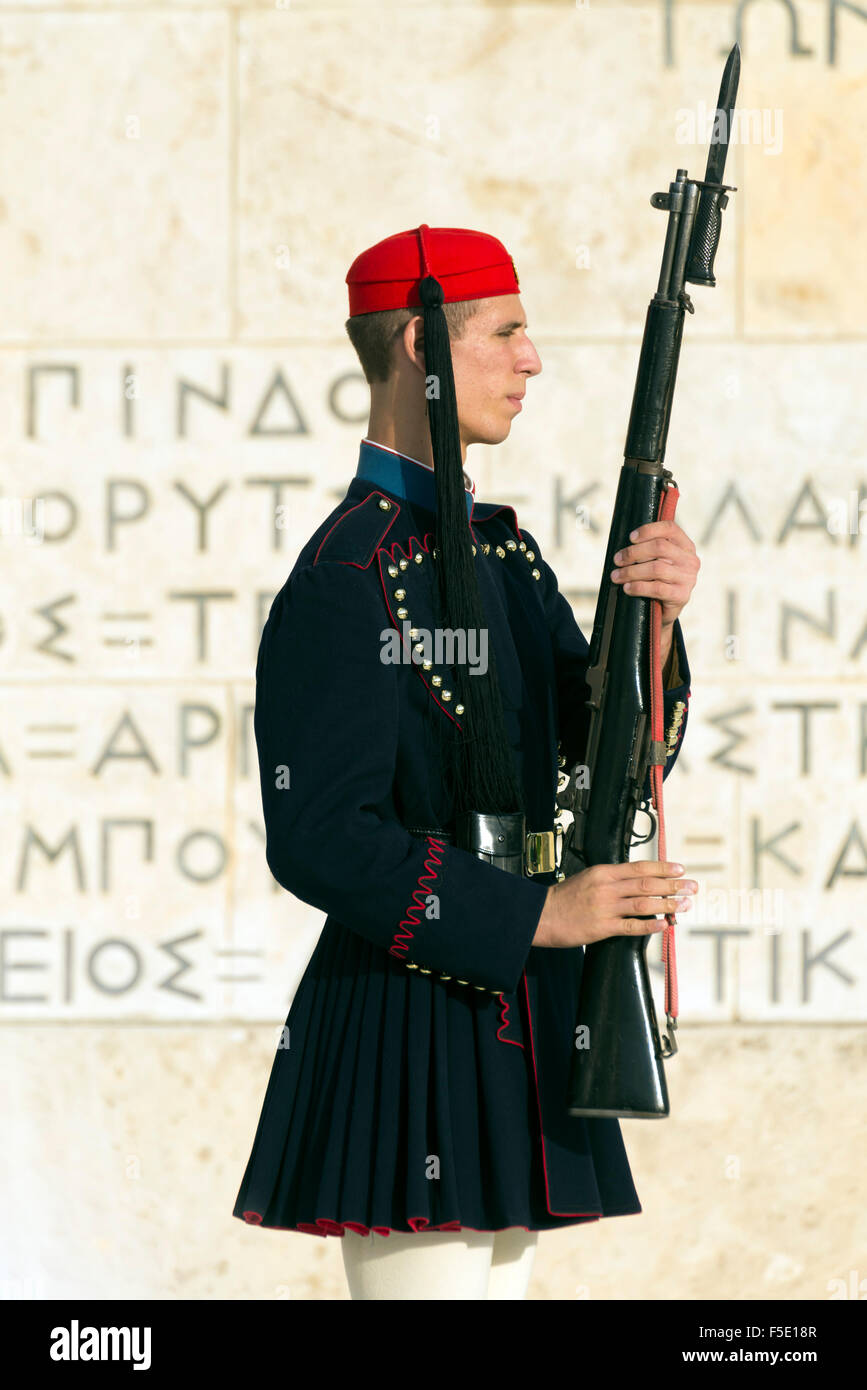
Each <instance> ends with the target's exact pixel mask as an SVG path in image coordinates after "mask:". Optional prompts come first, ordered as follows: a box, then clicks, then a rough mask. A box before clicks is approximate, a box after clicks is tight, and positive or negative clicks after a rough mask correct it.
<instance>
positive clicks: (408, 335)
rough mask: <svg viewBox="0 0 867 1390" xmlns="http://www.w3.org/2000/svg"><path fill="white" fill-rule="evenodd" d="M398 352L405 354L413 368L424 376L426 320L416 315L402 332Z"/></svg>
mask: <svg viewBox="0 0 867 1390" xmlns="http://www.w3.org/2000/svg"><path fill="white" fill-rule="evenodd" d="M398 351H399V352H403V353H405V354H406V356H407V357H408V359H409V361H410V362H412V364H413V366H414V367H416V368H417V370H418V371H420V372H421V373H422V375H424V371H425V365H424V318H423V317H422V315H421V314H420V313H419V314H414V315H413V317H412V318H411V319H408V320H407V322H406V323H405V324H404V326H403V328H402V329H401V331H400V340H399V343H398Z"/></svg>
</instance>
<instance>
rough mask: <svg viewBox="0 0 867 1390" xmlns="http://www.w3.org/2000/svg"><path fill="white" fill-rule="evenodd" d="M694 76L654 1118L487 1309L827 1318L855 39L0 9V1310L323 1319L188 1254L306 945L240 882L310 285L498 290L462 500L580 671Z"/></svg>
mask: <svg viewBox="0 0 867 1390" xmlns="http://www.w3.org/2000/svg"><path fill="white" fill-rule="evenodd" d="M736 37H737V38H739V40H740V43H741V48H742V58H743V67H742V78H741V88H740V96H739V105H740V109H741V113H742V117H741V121H740V124H739V125H738V126H736V129H735V143H734V144H733V148H732V151H731V154H730V160H729V166H728V168H727V178H728V181H729V182H730V183H733V184H736V185H737V192H735V193H734V194H732V195H730V199H731V200H730V204H729V208H728V209H727V211H726V213H725V223H724V232H723V239H722V244H721V248H720V252H719V255H718V257H717V262H716V273H717V278H718V282H719V283H718V286H717V288H716V289H714V290H707V289H701V288H695V289H694V290H693V291H692V298H693V302H694V304H695V308H696V312H695V315H694V316H690V317H689V318H688V320H687V323H686V330H685V341H684V347H683V352H682V357H681V367H680V375H679V383H678V393H677V399H676V404H675V409H674V413H673V419H672V425H671V431H670V435H669V446H668V456H667V463H668V466H669V467H670V468H671V470H672V472H673V473H674V476H675V479H676V481H677V484H678V487H679V489H680V494H681V496H680V501H679V505H678V512H677V519H678V521H679V522H680V524H681V525H682V526H683V527H684V529H685V530H686V531H687V533H688V534H689V535H690V536H691V537H692V539H693V540H694V542H695V544H696V546H697V549H698V552H699V555H700V556H701V560H702V568H701V572H700V576H699V583H698V585H697V588H696V591H695V594H694V596H693V599H692V601H691V602H690V604H689V605H688V607H687V609H686V610H685V612H684V615H683V627H684V632H685V636H686V642H687V649H688V654H689V658H690V665H691V671H692V695H691V700H690V719H689V727H688V732H687V735H686V739H685V743H684V750H683V752H682V753H681V755H680V757H679V760H678V764H677V768H676V771H675V772H674V774H673V775H672V777H671V778H670V779H669V780H668V781H667V782H666V800H665V806H666V822H667V831H668V835H667V838H668V851H669V856H670V857H674V856H675V855H676V856H677V857H679V858H680V859H682V861H683V862H684V863H685V864H686V866H687V870H688V872H689V873H690V874H691V875H692V876H693V877H696V878H698V879H699V882H700V884H701V891H700V894H699V898H698V902H697V904H696V907H695V908H694V909H693V910H692V912H690V913H686V914H683V916H682V917H681V919H680V920H681V927H680V931H679V936H678V941H679V956H678V959H679V973H680V1004H681V1019H682V1022H681V1031H680V1034H679V1037H680V1042H681V1052H680V1054H679V1055H678V1057H677V1059H675V1060H674V1061H673V1062H672V1063H671V1064H670V1065H669V1068H668V1072H669V1078H670V1085H671V1091H672V1111H673V1113H672V1116H671V1118H670V1119H669V1121H668V1122H667V1123H666V1125H665V1126H663V1127H657V1126H643V1125H642V1124H641V1123H640V1122H633V1123H632V1124H627V1125H626V1126H625V1134H626V1139H627V1147H628V1149H629V1153H630V1157H631V1159H632V1161H633V1167H634V1170H635V1175H636V1184H637V1186H638V1190H639V1195H640V1197H641V1200H642V1203H643V1205H644V1208H645V1210H644V1212H643V1213H642V1215H641V1216H640V1217H638V1218H635V1219H633V1220H628V1221H627V1220H612V1221H607V1222H602V1223H600V1224H599V1225H598V1226H596V1227H590V1226H585V1227H577V1228H575V1230H574V1231H573V1232H568V1231H566V1232H559V1233H556V1235H551V1236H547V1237H544V1238H543V1240H542V1242H541V1244H540V1250H539V1254H538V1256H537V1262H536V1272H535V1274H534V1281H533V1285H532V1288H531V1297H536V1298H543V1299H552V1298H564V1299H572V1298H611V1297H628V1298H648V1297H651V1298H652V1297H683V1298H697V1297H705V1296H720V1297H728V1298H732V1299H739V1298H748V1297H758V1298H762V1297H779V1296H782V1297H795V1298H813V1299H824V1298H828V1297H830V1296H832V1294H833V1293H834V1291H835V1290H836V1289H837V1285H836V1284H835V1282H834V1281H836V1280H841V1281H843V1286H845V1287H846V1288H847V1289H849V1290H852V1289H860V1288H861V1281H865V1282H864V1288H865V1289H867V1252H865V1224H864V1217H863V1215H862V1214H860V1211H859V1207H858V1203H857V1200H856V1197H857V1192H856V1185H857V1181H858V1177H859V1175H860V1168H861V1166H862V1165H861V1164H859V1161H858V1157H857V1137H858V1134H859V1127H860V1128H863V1118H864V1114H863V1091H864V1085H863V1078H864V1051H865V1039H867V1033H865V1028H864V1023H865V1014H867V1007H865V997H864V983H863V982H864V978H865V974H867V945H865V933H864V927H863V902H864V883H865V876H867V793H865V786H867V780H865V779H867V685H865V680H864V670H865V662H867V652H865V645H867V608H865V605H864V604H863V602H862V598H861V594H862V591H863V584H862V583H861V582H859V581H860V580H861V577H862V575H863V565H862V554H861V551H862V548H863V542H862V535H863V534H864V533H865V531H867V515H865V514H867V458H865V452H864V446H863V420H864V418H865V417H864V409H863V387H862V386H860V385H859V383H860V382H862V380H863V377H864V374H867V331H865V327H864V314H865V305H867V269H865V263H864V262H863V258H862V255H861V249H862V240H863V238H862V235H861V233H862V227H863V221H864V211H863V210H864V206H865V196H867V158H865V154H864V140H863V131H864V128H865V117H867V10H864V9H861V8H859V7H857V6H855V5H852V4H844V3H842V2H841V0H827V3H816V0H806V2H804V0H793V3H792V4H791V5H785V4H783V3H781V0H754V2H753V3H750V4H747V5H744V4H742V5H740V6H736V5H734V4H718V3H714V2H713V0H693V2H692V3H683V2H682V0H681V3H674V0H668V3H665V2H664V0H658V3H643V4H635V5H627V4H623V3H620V0H590V3H587V4H575V3H560V4H557V3H550V2H549V3H528V4H520V5H513V4H509V3H505V2H501V3H489V4H483V3H474V0H465V2H464V3H451V4H444V3H440V4H429V3H426V0H410V2H408V3H402V4H386V3H374V0H347V3H344V4H340V3H323V4H318V3H303V0H290V2H289V3H285V4H277V5H273V4H264V3H262V4H255V3H251V4H240V5H239V4H237V3H236V4H233V5H232V6H229V5H223V4H220V3H217V2H216V0H201V3H198V4H195V5H192V6H185V7H184V8H180V7H178V8H175V7H174V6H173V5H172V4H170V3H165V4H141V3H139V4H135V5H133V4H129V5H125V4H119V5H116V6H115V7H113V8H112V9H111V10H108V11H107V10H105V9H101V8H98V7H97V8H94V7H91V6H90V5H89V4H87V3H83V2H82V3H78V2H77V0H70V3H66V4H55V5H54V6H52V7H51V9H45V8H42V7H40V6H38V5H35V4H34V5H32V6H28V5H21V4H18V3H16V4H11V3H10V4H4V3H3V0H0V147H2V154H3V159H2V168H3V171H4V176H3V186H2V188H0V257H2V264H3V266H4V274H3V277H2V281H3V291H4V292H3V310H4V312H3V314H2V317H0V408H2V412H3V418H4V420H5V421H6V431H5V448H4V450H3V456H2V461H0V541H2V547H3V564H2V566H0V700H2V708H3V719H2V726H0V875H2V882H3V884H4V887H5V891H4V893H3V901H2V904H0V941H2V956H0V959H2V971H0V973H2V993H0V1022H2V1025H3V1026H2V1028H0V1049H2V1063H0V1075H2V1077H3V1083H2V1088H3V1090H4V1091H5V1093H6V1094H5V1097H4V1099H5V1101H6V1106H7V1107H8V1108H10V1109H11V1114H12V1116H13V1120H14V1125H13V1131H12V1139H11V1142H10V1143H7V1145H5V1146H4V1148H3V1151H2V1152H0V1173H2V1178H3V1181H2V1189H3V1191H4V1192H6V1194H7V1210H8V1207H9V1194H12V1195H13V1196H14V1198H15V1199H16V1200H15V1201H14V1210H15V1212H16V1215H15V1216H14V1217H13V1218H10V1219H9V1221H8V1223H7V1231H6V1234H5V1235H4V1237H3V1239H2V1241H0V1289H2V1291H3V1293H4V1294H5V1296H7V1297H32V1296H35V1297H44V1298H52V1297H61V1296H65V1295H67V1294H70V1295H71V1294H82V1295H85V1296H90V1297H96V1298H100V1297H108V1296H116V1295H117V1294H118V1293H119V1294H120V1296H123V1297H157V1298H161V1297H194V1298H210V1297H219V1298H236V1297H237V1298H290V1299H291V1298H343V1297H346V1292H345V1287H344V1283H343V1275H342V1265H341V1261H340V1251H339V1246H338V1244H337V1242H336V1241H318V1240H315V1239H311V1238H309V1237H303V1236H287V1235H285V1234H282V1233H277V1232H264V1231H261V1230H255V1229H252V1228H245V1227H244V1226H243V1225H242V1224H241V1223H239V1222H237V1221H235V1220H234V1219H233V1218H232V1217H231V1207H232V1204H233V1201H234V1196H235V1193H236V1191H237V1187H238V1184H239V1182H240V1178H241V1175H242V1172H243V1166H244V1163H245V1162H246V1157H247V1154H248V1152H249V1148H250V1144H251V1142H252V1137H253V1132H254V1129H255V1122H256V1119H257V1116H258V1112H259V1106H260V1104H261V1100H262V1096H263V1094H264V1088H265V1084H266V1081H267V1075H268V1070H269V1068H270V1060H271V1057H272V1055H273V1051H274V1047H275V1045H276V1042H277V1035H278V1030H279V1028H280V1026H281V1025H282V1023H283V1021H284V1018H285V1014H286V1011H287V1008H288V1005H289V1002H290V1000H291V997H292V993H293V990H294V986H295V983H296V981H297V979H298V977H299V975H300V973H301V971H302V970H303V968H304V965H305V963H306V961H307V959H308V958H309V955H310V952H311V950H312V948H313V945H314V943H315V940H316V937H317V935H318V931H319V928H320V926H321V922H322V917H321V914H319V913H317V912H315V911H314V910H313V909H310V908H308V907H306V906H305V905H304V904H302V903H300V902H297V901H295V900H294V899H292V898H291V897H290V896H289V895H288V894H286V893H285V892H284V891H283V890H282V889H281V888H280V887H279V886H278V885H277V884H275V883H274V881H273V880H272V878H271V875H270V873H269V871H268V869H267V866H266V864H265V859H264V848H263V835H264V827H263V823H262V816H261V803H260V796H259V787H258V773H257V767H256V758H255V744H254V740H253V732H252V704H253V695H254V681H253V671H254V666H255V656H256V649H257V645H258V637H259V633H260V630H261V625H262V622H263V621H264V617H265V614H266V613H267V609H268V605H269V604H270V601H271V598H272V596H273V594H274V593H275V592H276V590H277V589H278V588H279V587H280V586H281V584H282V583H283V580H284V579H285V576H286V574H287V573H288V571H289V569H290V568H291V566H292V562H293V559H294V556H295V554H296V553H297V550H298V549H299V548H300V546H301V544H303V542H304V540H306V538H307V536H308V535H309V534H310V532H311V531H312V530H313V529H314V528H315V526H316V525H318V523H319V521H320V520H321V519H322V518H323V517H324V516H325V515H326V514H327V512H328V511H330V510H331V508H332V507H333V505H334V504H335V502H336V501H337V500H338V499H339V498H340V497H341V496H342V495H343V492H344V491H345V487H346V484H347V482H348V480H349V478H350V476H351V474H352V472H353V471H354V468H355V463H356V458H357V449H358V442H359V440H360V438H361V436H362V434H363V433H364V428H365V424H366V419H367V415H366V401H367V391H366V387H365V384H364V381H363V378H362V377H361V375H360V372H359V370H358V364H357V362H356V360H355V358H354V354H353V352H352V349H351V347H350V345H349V342H348V340H347V338H346V335H345V331H344V328H343V323H344V320H345V318H346V314H347V304H346V286H345V283H344V277H345V274H346V270H347V268H348V266H349V264H350V263H351V261H352V260H353V259H354V257H355V256H356V255H357V253H358V252H359V251H360V250H361V249H363V248H364V247H365V246H368V245H370V244H372V243H373V242H375V241H377V240H379V239H380V238H381V237H383V236H386V235H389V234H390V233H391V232H394V231H399V230H402V229H404V228H407V227H411V226H415V225H417V224H418V223H419V222H422V221H424V222H427V223H429V224H431V225H457V226H473V227H478V228H480V229H483V230H486V231H489V232H492V233H493V234H495V235H496V236H498V237H500V238H501V239H502V240H503V241H504V242H505V243H506V245H507V246H508V248H509V250H510V252H511V253H512V255H513V257H514V260H515V264H516V267H517V270H518V274H519V276H520V282H521V292H522V299H523V303H524V307H525V310H526V312H527V316H528V320H529V325H530V333H531V336H532V337H533V339H534V342H535V344H536V346H537V348H538V350H539V353H540V355H541V358H542V362H543V371H542V374H541V375H540V376H539V377H538V378H537V379H536V380H534V381H533V382H531V383H530V389H529V392H528V397H527V401H526V403H525V409H524V412H523V414H522V416H521V418H520V419H519V420H517V421H516V423H515V425H514V427H513V430H512V434H511V437H510V438H509V440H508V441H507V442H506V443H505V444H503V445H502V446H500V447H498V448H497V449H484V448H481V447H480V446H476V447H475V448H474V449H473V450H472V451H471V453H470V456H469V458H468V462H467V467H468V470H469V472H470V473H471V475H472V476H473V477H474V479H475V481H476V491H477V496H479V497H480V498H481V499H484V500H493V499H496V500H501V501H507V502H510V503H512V504H513V505H514V506H515V507H516V509H517V513H518V518H519V522H522V523H523V524H524V525H526V526H527V528H528V529H530V530H531V531H532V532H533V533H534V534H535V535H536V536H537V537H538V538H539V540H540V542H541V544H542V545H543V547H544V550H545V554H546V558H547V559H548V560H549V562H550V563H551V564H552V565H553V567H554V568H555V570H556V572H557V574H558V576H559V579H560V584H561V587H562V588H563V589H564V590H565V591H566V592H567V594H568V595H569V597H570V599H571V601H572V603H573V606H574V610H575V613H576V617H577V618H578V621H579V623H580V624H581V626H582V627H583V628H584V629H585V631H589V627H590V625H591V624H592V615H593V610H594V606H595V593H596V589H597V587H598V584H599V578H600V567H601V563H602V559H603V549H604V542H605V539H606V537H607V531H608V525H609V521H610V514H611V506H612V502H613V498H614V491H615V488H616V483H617V474H618V468H619V462H620V458H621V456H622V449H623V439H624V434H625V427H626V421H627V418H628V413H629V405H630V400H631V393H632V387H633V383H634V374H635V366H636V362H637V353H638V345H639V342H640V336H641V330H642V326H643V321H644V314H645V309H646V305H647V301H648V299H649V298H650V295H651V294H652V292H653V290H654V289H655V285H656V278H657V274H658V267H659V258H660V254H661V249H662V239H663V234H664V219H663V216H662V215H661V214H660V213H659V212H657V211H655V210H654V209H653V208H651V206H650V195H651V194H652V193H653V192H655V191H657V190H664V189H666V188H667V185H668V183H669V181H670V180H671V179H672V178H673V177H674V174H675V170H676V169H677V168H678V167H686V168H688V170H689V171H690V173H693V174H700V173H701V172H702V171H703V167H704V160H705V152H706V142H707V137H708V134H709V126H708V121H709V112H708V107H710V108H713V105H714V101H715V97H716V92H717V88H718V85H719V77H720V73H721V70H722V65H723V61H724V56H725V53H726V52H727V51H728V49H729V47H730V46H731V43H732V42H733V41H734V39H735V38H736ZM658 945H659V941H658V938H656V939H655V941H654V944H653V947H652V951H651V954H652V956H653V958H654V961H655V973H656V978H657V983H658V982H659V976H660V971H659V964H658V955H659V951H658ZM4 1108H6V1107H4ZM22 1197H24V1198H26V1200H21V1198H22ZM672 1198H673V1199H674V1200H672ZM863 1205H864V1204H863V1200H862V1202H861V1204H860V1206H861V1208H863ZM684 1252H686V1253H684ZM849 1296H852V1295H851V1292H850V1294H849ZM860 1296H862V1297H863V1296H864V1294H863V1292H862V1293H861V1295H860Z"/></svg>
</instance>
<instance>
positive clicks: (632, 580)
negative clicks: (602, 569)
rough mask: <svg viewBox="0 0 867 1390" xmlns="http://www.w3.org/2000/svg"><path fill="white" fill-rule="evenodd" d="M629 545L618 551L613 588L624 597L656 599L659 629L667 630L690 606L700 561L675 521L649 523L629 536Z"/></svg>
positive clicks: (613, 575)
mask: <svg viewBox="0 0 867 1390" xmlns="http://www.w3.org/2000/svg"><path fill="white" fill-rule="evenodd" d="M630 541H631V544H630V545H628V546H626V548H625V549H624V550H618V551H617V553H616V555H615V556H614V563H615V564H616V565H618V566H620V568H619V569H616V570H612V571H611V578H612V580H613V581H614V583H615V584H622V585H623V588H624V591H625V592H626V593H627V594H633V595H643V596H645V597H648V598H658V599H660V601H661V603H662V626H663V627H669V626H670V625H671V624H672V623H673V622H674V620H675V618H677V617H678V616H679V614H680V612H681V609H682V608H683V607H684V605H685V604H686V603H688V602H689V598H690V595H691V593H692V591H693V589H694V588H695V581H696V579H697V578H698V572H699V570H700V568H701V560H700V559H699V558H698V555H697V554H696V550H695V546H694V545H693V543H692V541H691V540H690V538H689V536H688V535H687V534H686V532H685V531H684V530H683V528H682V527H680V526H678V524H677V522H676V521H649V522H647V524H646V525H644V526H639V527H638V529H637V530H635V531H633V532H632V536H631V537H630Z"/></svg>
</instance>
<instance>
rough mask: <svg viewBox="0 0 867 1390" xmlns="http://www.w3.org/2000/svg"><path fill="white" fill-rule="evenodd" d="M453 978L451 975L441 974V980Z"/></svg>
mask: <svg viewBox="0 0 867 1390" xmlns="http://www.w3.org/2000/svg"><path fill="white" fill-rule="evenodd" d="M451 978H452V977H451V975H440V979H441V980H450V979H451Z"/></svg>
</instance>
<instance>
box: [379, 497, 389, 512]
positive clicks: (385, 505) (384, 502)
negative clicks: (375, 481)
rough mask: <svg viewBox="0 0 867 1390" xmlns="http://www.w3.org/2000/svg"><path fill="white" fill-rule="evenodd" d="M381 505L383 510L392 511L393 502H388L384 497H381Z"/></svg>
mask: <svg viewBox="0 0 867 1390" xmlns="http://www.w3.org/2000/svg"><path fill="white" fill-rule="evenodd" d="M379 505H380V506H381V507H382V510H383V511H384V512H390V511H391V503H390V502H388V501H387V500H386V499H385V498H384V497H380V499H379Z"/></svg>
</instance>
